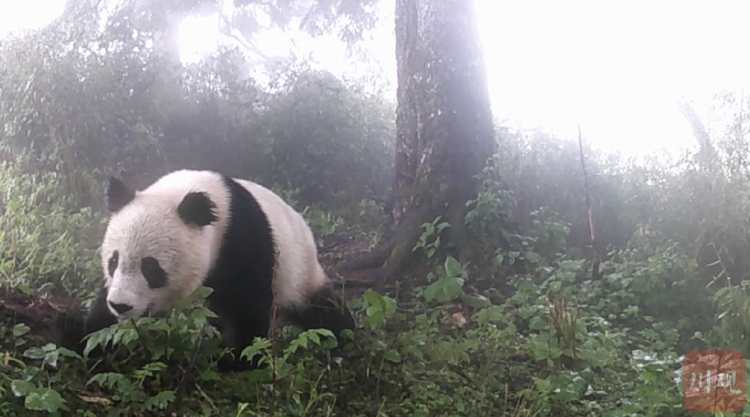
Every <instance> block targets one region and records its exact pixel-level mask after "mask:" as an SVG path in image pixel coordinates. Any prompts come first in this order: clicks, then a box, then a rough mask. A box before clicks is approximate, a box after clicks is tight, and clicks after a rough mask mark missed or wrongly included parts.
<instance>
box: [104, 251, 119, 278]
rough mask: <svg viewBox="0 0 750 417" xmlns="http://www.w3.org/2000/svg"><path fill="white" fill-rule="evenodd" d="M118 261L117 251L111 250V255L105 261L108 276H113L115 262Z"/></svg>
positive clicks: (115, 266)
mask: <svg viewBox="0 0 750 417" xmlns="http://www.w3.org/2000/svg"><path fill="white" fill-rule="evenodd" d="M119 261H120V254H119V253H117V251H114V252H112V256H110V257H109V262H107V270H108V271H109V276H110V277H111V276H114V275H115V271H116V270H117V263H118V262H119Z"/></svg>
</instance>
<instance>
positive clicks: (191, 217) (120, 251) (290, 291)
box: [63, 170, 353, 348]
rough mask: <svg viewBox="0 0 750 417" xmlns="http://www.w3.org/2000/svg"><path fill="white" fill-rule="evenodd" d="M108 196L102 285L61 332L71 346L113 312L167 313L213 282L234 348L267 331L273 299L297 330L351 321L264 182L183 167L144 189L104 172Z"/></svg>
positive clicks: (310, 246)
mask: <svg viewBox="0 0 750 417" xmlns="http://www.w3.org/2000/svg"><path fill="white" fill-rule="evenodd" d="M189 195H192V196H193V197H195V198H194V199H192V200H190V199H189V198H187V197H186V196H189ZM108 199H109V206H110V211H111V216H110V219H109V223H108V225H107V230H106V232H105V235H104V239H103V243H102V246H101V258H102V266H103V272H104V276H105V279H104V286H103V288H102V291H101V292H100V295H99V298H98V299H97V300H96V301H95V303H94V305H93V306H92V309H91V311H90V312H89V316H88V318H87V319H86V323H85V325H79V326H78V327H81V328H80V329H76V330H70V331H68V333H70V334H67V335H64V338H67V339H68V340H69V341H70V343H69V344H71V343H72V340H73V339H77V338H79V336H81V334H78V333H83V334H87V333H90V332H92V331H96V330H98V329H100V328H102V327H105V326H107V325H109V324H111V323H113V322H114V321H115V319H119V320H123V319H127V318H130V317H139V316H142V315H145V314H155V313H160V312H163V311H166V310H168V309H169V308H170V307H171V306H172V305H173V303H174V302H175V301H176V300H178V299H180V298H183V297H186V296H188V295H189V294H191V293H192V292H193V291H195V290H196V289H197V288H198V287H200V286H201V285H209V286H212V287H215V292H214V294H212V296H211V297H213V300H212V299H209V302H212V305H211V306H212V307H215V311H217V313H218V314H219V316H221V321H222V322H223V323H224V324H225V325H226V326H225V327H226V328H225V329H224V330H228V333H229V334H231V335H232V337H233V338H234V339H233V343H232V344H233V345H235V346H233V347H235V348H242V347H244V346H245V345H246V344H248V343H249V342H250V341H251V338H252V337H254V336H264V334H262V333H264V332H267V331H268V328H269V325H270V323H269V319H270V311H268V310H269V309H270V306H271V301H272V300H271V299H273V302H274V303H275V304H276V306H277V308H278V311H279V312H280V314H281V318H282V319H283V318H287V319H289V320H290V321H291V322H296V323H298V324H300V325H302V326H303V327H329V328H331V329H332V330H334V331H335V332H336V333H337V335H338V333H339V332H340V330H342V329H344V328H352V327H353V321H352V320H351V316H349V315H348V312H347V311H345V310H341V309H338V310H337V309H336V308H331V301H332V297H331V295H332V293H331V289H330V285H329V284H330V283H329V281H328V278H327V276H326V274H325V272H324V271H323V268H322V267H321V265H320V263H319V262H318V253H317V248H316V245H315V240H314V238H313V234H312V231H311V230H310V228H309V227H308V225H307V223H306V222H305V220H304V219H303V218H302V216H301V215H300V214H299V213H298V212H297V211H295V210H294V209H293V208H292V207H290V206H289V205H288V204H286V202H284V201H283V200H282V199H281V198H280V197H279V196H277V195H276V194H274V193H273V192H272V191H270V190H269V189H267V188H265V187H263V186H261V185H259V184H256V183H254V182H251V181H247V180H241V179H234V178H229V177H227V176H224V175H222V174H219V173H217V172H212V171H193V170H180V171H174V172H172V173H169V174H167V175H165V176H163V177H161V178H160V179H158V180H157V181H156V182H154V183H153V184H152V185H151V186H149V187H148V188H146V189H144V190H142V191H131V190H129V189H128V188H127V187H126V186H125V185H124V184H122V183H121V182H120V181H119V180H115V179H111V180H110V188H109V190H108ZM188 200H190V201H188ZM186 201H187V203H186ZM209 205H210V208H209ZM183 207H187V208H185V209H183ZM258 208H259V210H258ZM180 210H183V211H180ZM233 216H234V217H233ZM270 246H272V247H270ZM273 254H275V256H274V255H273ZM147 258H151V261H150V264H149V266H148V268H150V269H148V271H149V272H148V273H146V272H145V271H146V269H144V268H146V267H145V266H144V265H146V261H145V260H146V259H147ZM154 259H155V261H154ZM272 269H273V272H271V270H272ZM272 276H273V278H272ZM154 277H155V278H154ZM209 281H210V282H209ZM256 290H257V291H256ZM64 327H65V326H63V328H64ZM69 327H70V326H69ZM63 331H65V330H63ZM238 334H239V335H240V336H237V335H238Z"/></svg>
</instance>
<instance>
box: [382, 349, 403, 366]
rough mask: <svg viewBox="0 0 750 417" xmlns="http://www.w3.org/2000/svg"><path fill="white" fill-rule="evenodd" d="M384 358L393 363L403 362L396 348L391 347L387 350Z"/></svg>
mask: <svg viewBox="0 0 750 417" xmlns="http://www.w3.org/2000/svg"><path fill="white" fill-rule="evenodd" d="M384 358H385V360H387V361H390V362H393V363H400V362H401V354H399V353H398V351H396V350H395V349H391V350H389V351H387V352H385V356H384Z"/></svg>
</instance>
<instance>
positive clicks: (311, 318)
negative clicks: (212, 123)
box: [57, 175, 354, 371]
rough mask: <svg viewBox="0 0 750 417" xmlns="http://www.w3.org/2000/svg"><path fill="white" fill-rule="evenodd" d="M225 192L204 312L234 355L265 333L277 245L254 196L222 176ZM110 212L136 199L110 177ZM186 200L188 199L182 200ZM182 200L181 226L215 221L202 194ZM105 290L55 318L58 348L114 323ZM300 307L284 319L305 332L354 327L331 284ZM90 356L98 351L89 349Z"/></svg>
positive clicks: (73, 345) (229, 365)
mask: <svg viewBox="0 0 750 417" xmlns="http://www.w3.org/2000/svg"><path fill="white" fill-rule="evenodd" d="M221 181H222V182H223V183H224V185H225V187H226V189H227V190H228V192H229V199H228V201H229V205H228V210H229V217H228V218H229V220H228V223H227V224H226V228H225V229H224V230H225V231H224V235H223V238H222V244H221V248H220V250H219V255H218V258H217V259H216V261H215V262H214V264H213V267H212V268H211V269H210V271H209V273H208V275H207V277H206V278H205V281H204V284H203V285H205V286H207V287H210V288H212V289H213V293H212V294H211V296H210V297H209V299H208V302H209V308H210V309H211V310H213V311H214V312H215V313H216V314H217V315H218V316H219V317H220V319H219V321H218V325H219V328H220V330H222V333H225V332H226V333H230V337H229V340H231V342H229V344H230V347H231V348H233V350H234V352H235V353H236V354H237V355H238V354H239V352H241V351H242V349H243V348H244V347H246V346H247V345H249V344H251V343H252V340H253V339H254V338H255V337H264V336H267V335H268V332H269V330H270V329H269V327H270V315H271V311H272V306H273V301H274V293H273V278H274V267H275V264H276V260H277V253H278V250H279V249H282V250H283V248H277V242H275V241H274V238H273V234H272V230H271V225H270V221H269V219H268V217H267V214H266V213H264V211H263V209H262V208H261V206H260V204H259V202H258V201H257V200H256V198H255V197H254V196H253V195H252V194H251V193H250V192H249V191H248V190H247V189H246V188H245V187H243V186H242V185H241V184H239V183H238V182H237V181H236V180H234V179H233V178H231V177H228V176H226V175H222V176H221ZM107 197H108V204H109V208H110V211H111V212H113V213H116V212H117V211H118V210H120V209H121V208H122V207H125V206H126V205H127V204H129V203H130V201H131V200H133V199H134V198H135V194H134V193H132V192H131V191H129V190H128V189H127V187H125V186H124V185H123V184H122V183H121V182H119V180H116V179H111V180H110V187H109V193H108V196H107ZM186 197H187V196H186ZM190 198H191V199H188V198H185V199H184V200H183V202H182V203H181V204H180V207H179V209H178V211H179V216H180V218H182V220H183V221H184V222H185V223H186V224H191V223H192V224H198V225H205V224H208V223H211V221H213V220H215V219H213V218H212V216H215V214H214V208H215V207H213V202H212V201H211V200H210V199H209V198H208V196H207V195H206V194H202V193H195V195H194V196H191V197H190ZM107 294H108V288H106V287H102V289H101V290H100V292H99V294H98V296H97V297H96V299H95V301H94V302H93V304H92V306H91V308H90V311H89V314H88V316H87V317H86V318H85V319H84V318H83V317H82V316H81V315H77V314H75V313H63V314H61V316H60V317H59V318H58V321H57V328H58V335H59V344H60V345H62V346H64V347H67V348H69V349H72V350H75V351H77V352H79V353H81V352H82V351H83V348H84V343H83V342H82V340H81V339H82V338H83V337H84V336H85V335H87V334H90V333H92V332H95V331H97V330H100V329H103V328H105V327H107V326H109V325H112V324H114V323H116V321H117V319H116V318H115V316H114V315H113V313H112V312H111V310H110V309H109V308H108V307H107ZM307 298H308V300H307V301H308V302H307V303H306V304H305V305H304V306H301V307H300V306H296V307H291V308H287V309H286V311H283V312H282V313H284V317H285V318H286V319H287V320H288V321H290V322H292V323H293V324H296V325H298V326H300V327H302V328H304V329H309V328H328V329H330V330H331V331H332V332H333V333H334V334H335V335H336V336H337V337H338V336H340V334H341V331H342V330H344V329H353V327H354V321H353V319H352V317H351V315H350V314H349V312H348V311H347V310H346V308H345V307H343V306H340V305H338V303H337V302H336V301H335V298H336V297H335V295H334V293H333V290H332V287H331V285H330V283H329V284H328V285H324V286H321V287H320V288H318V289H317V291H315V292H314V293H312V294H308V295H307ZM93 353H94V354H100V353H101V352H98V351H94V352H93ZM248 365H249V364H248V363H246V362H245V361H241V360H239V359H235V360H231V361H224V362H221V363H220V368H221V370H224V371H226V370H243V369H246V368H247V367H248Z"/></svg>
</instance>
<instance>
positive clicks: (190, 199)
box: [177, 191, 219, 226]
mask: <svg viewBox="0 0 750 417" xmlns="http://www.w3.org/2000/svg"><path fill="white" fill-rule="evenodd" d="M215 209H216V204H214V202H213V201H211V199H210V198H208V195H206V193H202V192H198V191H193V192H190V193H188V194H187V195H186V196H185V198H183V199H182V202H181V203H180V205H179V206H178V207H177V213H179V215H180V218H181V219H182V221H184V222H185V223H186V224H195V225H198V226H207V225H209V224H211V223H213V222H215V221H216V220H218V219H219V218H218V217H216V213H214V210H215Z"/></svg>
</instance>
